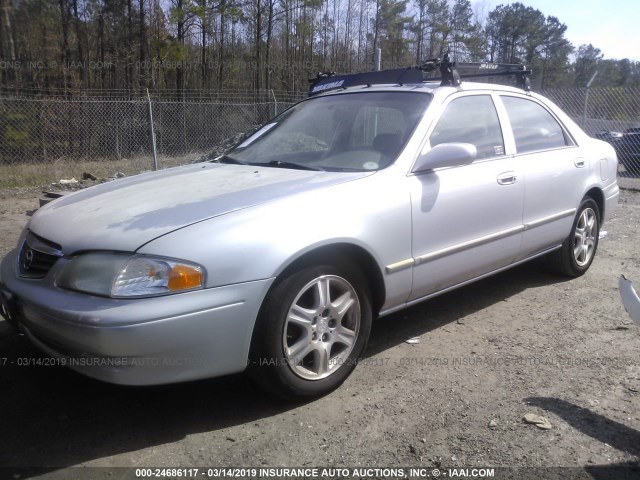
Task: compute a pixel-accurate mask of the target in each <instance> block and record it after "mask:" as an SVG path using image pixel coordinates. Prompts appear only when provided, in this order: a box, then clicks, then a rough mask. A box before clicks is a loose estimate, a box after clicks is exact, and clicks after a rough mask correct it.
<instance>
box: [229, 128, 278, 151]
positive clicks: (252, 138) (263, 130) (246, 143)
mask: <svg viewBox="0 0 640 480" xmlns="http://www.w3.org/2000/svg"><path fill="white" fill-rule="evenodd" d="M276 125H277V123H276V122H274V123H269V124H267V125H265V126H264V127H262V128H261V129H260V130H258V131H257V132H256V133H254V134H253V135H251V136H250V137H249V138H247V139H246V140H245V141H244V142H242V143H241V144H240V145H238V148H244V147H248V146H249V145H251V144H252V143H253V142H255V141H256V140H257V139H259V138H260V137H261V136H262V135H264V134H265V133H267V132H268V131H269V130H271V129H272V128H273V127H275V126H276Z"/></svg>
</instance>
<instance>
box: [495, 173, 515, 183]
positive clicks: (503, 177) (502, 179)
mask: <svg viewBox="0 0 640 480" xmlns="http://www.w3.org/2000/svg"><path fill="white" fill-rule="evenodd" d="M517 179H518V177H517V176H516V172H504V173H501V174H500V175H498V178H497V180H498V184H499V185H512V184H514V183H516V180H517Z"/></svg>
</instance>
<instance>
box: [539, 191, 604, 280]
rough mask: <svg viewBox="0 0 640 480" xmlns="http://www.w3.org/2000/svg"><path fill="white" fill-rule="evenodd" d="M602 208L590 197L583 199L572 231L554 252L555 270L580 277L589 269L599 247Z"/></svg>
mask: <svg viewBox="0 0 640 480" xmlns="http://www.w3.org/2000/svg"><path fill="white" fill-rule="evenodd" d="M599 236H600V209H599V208H598V204H597V203H596V202H595V201H594V200H593V199H592V198H590V197H586V198H585V199H584V200H582V203H581V204H580V207H579V208H578V212H577V214H576V218H575V219H574V221H573V226H572V227H571V233H570V234H569V236H568V237H567V238H566V239H565V241H564V242H563V243H562V247H560V249H558V250H556V251H555V252H552V253H551V255H550V258H549V260H550V261H551V265H552V266H553V268H554V270H556V271H558V272H559V273H562V274H564V275H567V276H570V277H579V276H581V275H584V273H585V272H586V271H587V270H589V267H590V266H591V263H592V262H593V258H594V257H595V255H596V251H597V249H598V239H599Z"/></svg>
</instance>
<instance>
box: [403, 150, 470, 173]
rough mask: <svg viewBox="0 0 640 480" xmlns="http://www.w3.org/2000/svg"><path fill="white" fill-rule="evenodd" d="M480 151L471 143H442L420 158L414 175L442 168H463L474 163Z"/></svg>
mask: <svg viewBox="0 0 640 480" xmlns="http://www.w3.org/2000/svg"><path fill="white" fill-rule="evenodd" d="M477 155H478V150H477V149H476V146H475V145H471V144H470V143H441V144H440V145H436V146H435V147H433V148H432V149H431V150H429V151H428V152H427V153H424V154H422V155H420V156H419V157H418V160H416V163H415V165H414V166H413V170H412V173H420V172H426V171H427V170H433V169H435V168H442V167H461V166H463V165H469V164H470V163H472V162H473V161H474V160H475V159H476V156H477Z"/></svg>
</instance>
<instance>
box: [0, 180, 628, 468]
mask: <svg viewBox="0 0 640 480" xmlns="http://www.w3.org/2000/svg"><path fill="white" fill-rule="evenodd" d="M37 196H38V192H34V191H28V190H27V191H11V192H4V193H0V254H5V253H6V252H7V251H9V250H10V249H11V248H13V246H14V245H15V242H16V240H17V237H18V235H19V232H20V229H21V228H22V226H23V225H24V224H25V223H26V221H27V219H28V217H27V215H28V212H30V211H32V210H34V209H35V208H36V207H37ZM639 226H640V192H638V191H635V190H624V191H623V192H622V195H621V200H620V206H619V209H618V210H617V212H616V214H615V217H614V218H612V219H611V220H610V221H609V222H608V223H607V224H606V225H605V227H604V228H605V230H607V231H608V236H607V238H606V239H605V240H603V241H602V242H601V243H600V248H599V250H598V254H597V256H596V260H595V262H594V264H593V266H592V267H591V269H590V270H589V272H588V273H587V274H586V275H585V276H583V277H581V278H579V279H575V280H566V279H564V278H559V277H558V276H555V275H552V274H550V273H548V272H547V271H546V270H545V269H544V268H543V266H542V265H541V264H540V263H537V262H533V263H529V264H526V265H524V266H521V267H518V268H515V269H513V270H510V271H508V272H505V273H502V274H499V275H497V276H494V277H492V278H490V279H487V280H483V281H480V282H478V283H475V284H473V285H470V286H468V287H465V288H462V289H459V290H457V291H455V292H452V293H449V294H446V295H443V296H441V297H438V298H436V299H433V300H431V301H428V302H425V303H422V304H420V305H418V306H416V307H413V308H411V309H408V310H405V311H403V312H400V313H398V314H394V315H392V316H389V317H385V318H383V319H380V320H378V321H377V322H375V323H374V328H373V332H372V335H371V340H370V343H369V346H368V348H367V350H366V354H365V359H364V361H363V363H362V364H361V365H359V366H358V368H357V369H356V371H355V372H354V374H353V375H352V376H351V377H350V378H349V379H348V380H347V381H346V382H345V384H344V385H343V386H342V387H341V388H340V389H338V390H337V391H335V392H334V393H332V394H330V395H328V396H326V397H324V398H321V399H319V400H316V401H314V402H309V403H305V404H299V403H297V404H296V403H287V402H283V401H281V400H279V399H276V398H273V397H271V396H269V395H267V394H265V393H263V392H262V391H260V390H259V389H257V388H256V387H254V386H253V385H252V384H251V383H250V381H249V380H248V379H246V378H245V377H244V376H242V375H237V376H231V377H226V378H221V379H213V380H209V381H201V382H195V383H189V384H182V385H174V386H166V387H152V388H130V387H118V386H113V385H108V384H104V383H100V382H97V381H94V380H91V379H88V378H84V377H82V376H80V375H78V374H75V373H73V372H71V371H68V370H66V369H64V368H60V367H42V366H41V367H35V366H34V367H22V366H20V367H19V366H17V365H16V363H17V361H18V359H20V358H33V357H39V356H40V354H39V353H38V352H37V351H36V350H35V349H34V348H33V347H31V346H30V345H29V344H28V342H27V341H26V340H25V339H23V338H21V337H18V336H14V335H7V334H6V333H3V334H0V337H2V338H0V372H1V373H0V392H1V394H0V412H2V413H1V415H0V432H2V433H1V434H0V465H4V466H11V467H16V468H17V467H36V466H37V467H44V470H43V471H44V472H46V474H45V476H46V477H55V478H66V477H67V475H68V474H69V472H68V471H67V470H64V469H65V467H70V466H105V467H130V466H153V467H161V466H171V467H189V466H218V467H220V466H235V467H249V466H251V467H266V466H269V467H284V466H288V467H292V466H296V467H301V466H302V467H305V466H306V467H310V466H321V467H322V466H326V467H362V466H366V467H380V466H386V467H388V466H424V467H429V468H434V467H469V468H471V467H473V466H484V467H500V466H509V467H548V466H557V467H569V466H572V467H581V468H582V469H584V470H583V471H585V472H590V474H591V475H592V476H594V477H595V478H609V477H608V476H607V475H608V473H607V472H609V473H610V472H611V471H610V470H608V468H609V467H611V466H616V465H625V466H629V465H632V466H638V465H640V464H639V460H640V396H639V392H640V360H639V358H638V352H640V335H639V333H638V329H637V328H636V327H635V326H634V325H633V324H632V323H631V320H630V319H629V317H628V316H627V315H626V313H625V311H624V309H623V307H622V305H621V302H620V298H619V294H618V289H617V279H618V277H619V275H620V274H621V273H624V274H625V275H626V276H627V277H628V278H630V279H634V280H635V281H636V286H640V260H639V258H638V253H639V247H638V245H639V244H640V229H639ZM0 326H1V322H0ZM414 337H419V343H414V344H409V343H406V340H408V339H410V338H414ZM2 359H6V360H4V361H2ZM12 362H13V365H12ZM527 413H534V414H538V415H542V416H544V417H546V418H547V419H548V421H549V423H550V426H551V428H550V429H547V430H545V429H541V428H538V427H536V426H535V425H533V424H527V423H525V422H524V421H523V417H524V415H525V414H527ZM594 472H595V473H594ZM598 472H600V473H598ZM40 473H42V471H41V472H40ZM22 475H23V476H22V477H21V478H25V476H26V477H28V476H30V475H29V474H28V473H27V474H24V473H23V474H22ZM31 476H32V475H31ZM14 478H18V477H14Z"/></svg>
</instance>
